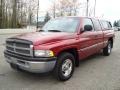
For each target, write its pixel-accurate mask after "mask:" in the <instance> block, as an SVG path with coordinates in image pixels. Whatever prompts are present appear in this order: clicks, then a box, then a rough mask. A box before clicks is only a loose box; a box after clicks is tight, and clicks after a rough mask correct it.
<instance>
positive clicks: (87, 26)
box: [84, 25, 93, 31]
mask: <svg viewBox="0 0 120 90" xmlns="http://www.w3.org/2000/svg"><path fill="white" fill-rule="evenodd" d="M92 29H93V27H92V26H91V25H85V26H84V31H91V30H92Z"/></svg>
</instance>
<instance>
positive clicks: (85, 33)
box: [4, 17, 115, 81]
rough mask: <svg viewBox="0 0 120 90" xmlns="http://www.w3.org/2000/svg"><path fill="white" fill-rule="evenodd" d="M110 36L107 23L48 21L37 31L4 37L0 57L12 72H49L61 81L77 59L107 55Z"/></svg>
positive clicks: (85, 19)
mask: <svg viewBox="0 0 120 90" xmlns="http://www.w3.org/2000/svg"><path fill="white" fill-rule="evenodd" d="M114 36H115V35H114V31H113V30H112V26H111V24H110V22H109V21H106V20H99V19H96V18H89V17H60V18H55V19H51V20H50V21H48V22H47V23H46V24H45V26H44V27H43V28H42V30H40V31H39V32H33V33H27V34H22V35H18V36H15V37H12V38H8V39H7V40H6V50H5V51H4V55H5V58H6V60H7V62H8V63H9V64H10V66H11V67H12V68H13V69H17V70H25V71H28V72H33V73H45V72H50V71H52V72H53V73H54V75H55V76H56V77H57V79H59V80H62V81H65V80H68V79H69V78H70V77H71V76H72V75H73V72H74V68H75V66H79V62H80V60H83V59H84V58H86V57H88V56H90V55H93V54H95V53H97V52H99V51H101V50H102V51H103V55H105V56H109V55H110V53H111V49H112V48H113V41H114Z"/></svg>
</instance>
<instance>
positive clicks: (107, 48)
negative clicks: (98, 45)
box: [103, 41, 112, 56]
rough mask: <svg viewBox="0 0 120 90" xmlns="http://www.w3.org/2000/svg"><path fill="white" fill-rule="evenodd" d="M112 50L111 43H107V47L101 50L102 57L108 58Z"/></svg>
mask: <svg viewBox="0 0 120 90" xmlns="http://www.w3.org/2000/svg"><path fill="white" fill-rule="evenodd" d="M111 50H112V43H111V41H108V44H107V46H106V47H105V48H104V49H103V55H105V56H109V55H110V53H111Z"/></svg>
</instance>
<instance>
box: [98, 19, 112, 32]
mask: <svg viewBox="0 0 120 90" xmlns="http://www.w3.org/2000/svg"><path fill="white" fill-rule="evenodd" d="M100 23H101V26H102V28H103V30H111V29H112V25H111V22H109V21H105V20H101V21H100Z"/></svg>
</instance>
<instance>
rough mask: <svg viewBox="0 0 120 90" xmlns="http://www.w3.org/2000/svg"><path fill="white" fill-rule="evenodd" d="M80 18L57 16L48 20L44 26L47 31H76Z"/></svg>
mask: <svg viewBox="0 0 120 90" xmlns="http://www.w3.org/2000/svg"><path fill="white" fill-rule="evenodd" d="M78 23H79V20H78V19H76V18H57V19H52V20H50V21H48V22H47V23H46V24H45V26H44V27H43V28H42V30H44V31H45V32H71V33H72V32H75V31H76V28H77V25H78Z"/></svg>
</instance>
